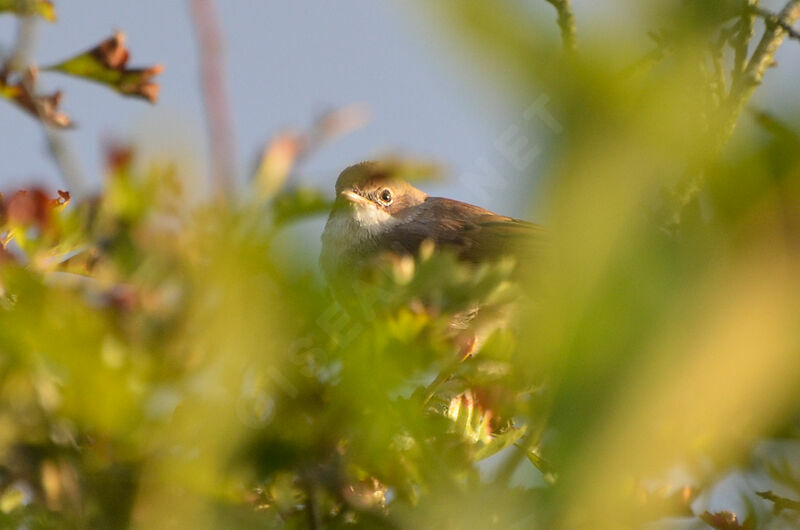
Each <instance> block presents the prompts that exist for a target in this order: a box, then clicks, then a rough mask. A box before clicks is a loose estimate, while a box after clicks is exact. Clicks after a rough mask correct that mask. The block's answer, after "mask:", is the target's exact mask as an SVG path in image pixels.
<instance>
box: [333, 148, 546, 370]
mask: <svg viewBox="0 0 800 530" xmlns="http://www.w3.org/2000/svg"><path fill="white" fill-rule="evenodd" d="M426 240H430V241H433V243H434V244H435V246H436V247H437V248H442V249H449V250H452V251H454V252H455V253H456V255H457V256H458V257H459V259H461V260H463V261H465V262H471V263H482V262H487V261H494V260H499V259H501V258H503V257H507V256H513V257H514V258H516V261H517V266H518V268H524V267H525V265H527V264H528V263H530V262H531V261H536V258H537V256H538V254H540V249H541V247H542V240H543V238H542V228H541V227H539V226H538V225H535V224H533V223H528V222H526V221H521V220H519V219H514V218H512V217H506V216H503V215H498V214H496V213H493V212H490V211H489V210H486V209H484V208H480V207H478V206H474V205H472V204H467V203H464V202H460V201H454V200H451V199H445V198H441V197H428V195H427V194H425V193H424V192H423V191H422V190H419V189H417V188H415V187H413V186H412V185H410V184H409V183H408V182H406V181H405V180H402V179H399V178H397V177H396V176H395V173H394V171H393V167H392V166H391V165H388V164H385V163H380V162H362V163H361V164H356V165H355V166H351V167H349V168H347V169H345V170H344V171H343V172H342V174H341V175H340V176H339V179H338V180H337V182H336V202H335V204H334V207H333V210H332V211H331V214H330V216H329V217H328V222H327V224H326V225H325V230H324V232H323V234H322V253H321V255H320V263H321V265H322V268H323V271H324V272H325V275H326V276H327V278H328V280H329V281H330V282H331V285H332V287H334V292H338V293H339V294H340V295H341V296H337V298H341V301H342V302H343V303H345V304H347V303H348V302H349V301H352V299H353V294H354V293H353V287H354V285H353V283H354V282H352V281H351V280H353V279H354V277H357V276H358V275H359V273H360V271H361V270H362V269H363V267H364V266H366V265H369V264H370V263H371V261H372V260H373V259H374V258H375V257H377V256H379V255H381V254H382V253H385V252H390V253H396V254H411V255H416V254H417V251H418V250H419V248H420V245H422V243H423V241H426ZM510 312H511V305H510V304H508V303H500V304H493V305H492V306H491V307H490V306H485V305H484V306H479V305H477V304H476V305H474V306H472V307H467V308H465V309H464V310H463V311H461V312H459V313H457V314H455V315H452V318H451V320H450V326H449V330H450V332H451V335H452V338H453V341H454V343H455V345H456V347H457V349H458V351H459V353H460V355H461V356H462V357H466V356H468V355H470V354H472V353H473V352H474V351H475V350H476V349H477V348H479V347H480V345H481V344H482V343H483V341H484V340H485V339H486V338H487V337H488V336H489V335H490V334H491V332H492V331H493V330H495V329H497V328H499V327H502V326H504V325H505V324H506V323H507V322H508V320H509V315H510Z"/></svg>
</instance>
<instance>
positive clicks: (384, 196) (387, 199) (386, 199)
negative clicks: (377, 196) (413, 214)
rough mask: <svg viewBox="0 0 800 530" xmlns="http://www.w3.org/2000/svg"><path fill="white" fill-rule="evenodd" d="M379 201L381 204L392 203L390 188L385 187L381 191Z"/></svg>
mask: <svg viewBox="0 0 800 530" xmlns="http://www.w3.org/2000/svg"><path fill="white" fill-rule="evenodd" d="M381 202H383V204H392V190H390V189H389V188H386V189H384V190H383V191H382V192H381Z"/></svg>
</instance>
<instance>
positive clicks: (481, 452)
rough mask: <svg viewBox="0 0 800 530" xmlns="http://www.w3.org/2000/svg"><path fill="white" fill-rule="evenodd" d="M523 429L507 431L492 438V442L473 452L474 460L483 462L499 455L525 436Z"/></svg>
mask: <svg viewBox="0 0 800 530" xmlns="http://www.w3.org/2000/svg"><path fill="white" fill-rule="evenodd" d="M525 430H526V428H525V427H515V428H511V429H509V430H507V431H506V432H504V433H502V434H498V435H496V436H493V437H492V440H491V441H490V442H489V443H488V444H486V445H484V446H483V447H481V448H479V449H478V450H477V451H475V455H474V458H475V460H483V459H485V458H489V457H490V456H492V455H494V454H497V453H499V452H500V451H502V450H503V449H505V448H506V447H511V446H512V445H514V444H515V443H516V442H517V441H518V440H519V439H520V438H522V436H523V435H524V434H525Z"/></svg>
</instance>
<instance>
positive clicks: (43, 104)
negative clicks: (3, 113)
mask: <svg viewBox="0 0 800 530" xmlns="http://www.w3.org/2000/svg"><path fill="white" fill-rule="evenodd" d="M7 77H8V76H7V74H5V73H4V74H3V75H0V96H2V97H3V98H5V99H7V100H9V101H11V102H12V103H14V104H15V105H17V106H18V107H20V108H21V109H23V110H24V111H25V112H27V113H28V114H30V115H31V116H33V117H34V118H36V119H38V120H40V121H42V122H43V123H45V124H47V125H52V126H54V127H60V128H65V127H69V126H70V125H72V121H71V120H70V119H69V116H67V115H66V114H64V113H63V112H61V111H60V110H59V109H58V107H59V105H60V103H61V92H60V91H56V92H53V93H52V94H49V95H41V94H36V93H35V88H34V87H35V85H36V77H37V71H36V69H35V68H30V69H28V71H27V72H26V73H25V74H24V76H23V78H22V79H20V80H19V81H16V82H8V78H7Z"/></svg>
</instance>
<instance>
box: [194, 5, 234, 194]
mask: <svg viewBox="0 0 800 530" xmlns="http://www.w3.org/2000/svg"><path fill="white" fill-rule="evenodd" d="M189 10H190V12H191V15H192V19H193V21H194V28H195V34H196V36H197V42H198V45H199V48H200V64H201V70H202V88H203V96H204V98H205V107H206V121H207V126H208V135H209V144H210V152H211V169H212V179H213V184H214V188H215V190H216V192H217V194H218V195H221V196H225V195H229V194H230V193H231V192H232V191H233V185H234V182H235V180H234V177H235V166H234V141H233V126H232V120H231V115H230V109H229V107H228V98H227V95H226V93H225V65H224V58H223V50H222V47H223V44H222V30H221V28H220V26H219V17H218V15H217V13H216V11H215V7H214V2H213V0H189Z"/></svg>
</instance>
